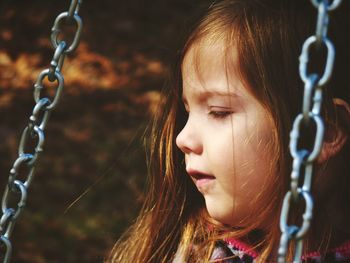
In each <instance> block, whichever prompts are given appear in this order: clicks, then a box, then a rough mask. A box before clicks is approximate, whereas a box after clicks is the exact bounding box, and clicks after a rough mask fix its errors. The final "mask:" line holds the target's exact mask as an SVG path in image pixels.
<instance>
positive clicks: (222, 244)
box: [211, 238, 350, 263]
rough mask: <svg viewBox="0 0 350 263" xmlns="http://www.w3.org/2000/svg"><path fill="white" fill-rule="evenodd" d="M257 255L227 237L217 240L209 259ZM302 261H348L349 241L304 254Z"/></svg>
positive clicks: (230, 262) (237, 261) (225, 262)
mask: <svg viewBox="0 0 350 263" xmlns="http://www.w3.org/2000/svg"><path fill="white" fill-rule="evenodd" d="M258 257H259V254H258V253H257V252H256V251H255V250H254V249H253V248H251V247H249V245H247V244H245V243H243V242H241V241H239V240H236V239H230V238H227V239H225V240H222V241H218V242H217V245H216V247H215V249H214V251H213V254H212V257H211V260H213V261H214V260H215V262H221V263H254V262H256V261H257V260H256V259H258ZM220 259H221V261H220ZM302 262H304V263H321V262H322V263H324V262H342V263H345V262H350V241H348V242H346V243H344V244H343V245H341V246H339V247H337V248H334V249H331V250H329V251H328V252H326V253H323V255H321V253H319V252H315V253H310V254H306V255H304V256H303V257H302Z"/></svg>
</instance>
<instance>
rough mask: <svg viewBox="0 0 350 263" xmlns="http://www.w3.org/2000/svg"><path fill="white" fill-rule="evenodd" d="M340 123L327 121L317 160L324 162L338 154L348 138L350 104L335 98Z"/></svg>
mask: <svg viewBox="0 0 350 263" xmlns="http://www.w3.org/2000/svg"><path fill="white" fill-rule="evenodd" d="M333 103H334V105H335V110H336V116H337V120H338V125H335V124H334V123H327V127H326V132H325V136H324V142H323V145H322V150H321V153H320V155H319V156H318V159H317V162H318V163H323V162H325V161H327V160H328V159H330V158H331V157H333V156H334V155H336V154H337V153H338V152H339V151H340V150H341V149H342V148H343V146H344V144H345V143H346V141H347V140H348V137H349V135H348V132H349V130H350V129H349V128H350V106H349V104H348V103H347V102H346V101H344V100H342V99H339V98H335V99H333Z"/></svg>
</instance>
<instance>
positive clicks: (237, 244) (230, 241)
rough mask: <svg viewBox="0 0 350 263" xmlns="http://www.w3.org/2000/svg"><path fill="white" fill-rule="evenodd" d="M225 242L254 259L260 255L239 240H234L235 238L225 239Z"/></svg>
mask: <svg viewBox="0 0 350 263" xmlns="http://www.w3.org/2000/svg"><path fill="white" fill-rule="evenodd" d="M224 241H225V242H226V243H227V244H229V245H230V246H232V247H235V248H237V249H238V250H240V251H242V252H244V253H245V254H247V255H249V256H251V257H253V258H257V257H258V255H259V254H258V253H257V252H256V251H255V250H254V249H252V248H251V247H250V246H249V245H247V244H245V243H243V242H241V241H239V240H237V239H233V238H225V239H224Z"/></svg>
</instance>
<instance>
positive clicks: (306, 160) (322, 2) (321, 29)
mask: <svg viewBox="0 0 350 263" xmlns="http://www.w3.org/2000/svg"><path fill="white" fill-rule="evenodd" d="M310 1H311V3H312V4H313V5H314V6H315V7H316V8H317V10H318V17H317V26H316V32H315V35H313V36H310V37H309V38H307V39H306V40H305V42H304V44H303V47H302V51H301V55H300V57H299V61H300V64H299V74H300V77H301V79H302V80H303V82H304V98H303V107H302V112H301V113H300V114H299V115H297V117H296V118H295V120H294V123H293V128H292V131H291V133H290V144H289V148H290V153H291V155H292V157H293V170H292V173H291V188H290V190H289V191H288V192H287V193H286V195H285V197H284V200H283V204H282V210H281V217H280V229H281V232H282V234H281V239H280V245H279V249H278V263H285V262H286V257H287V253H288V247H289V244H290V242H291V241H294V243H293V245H294V255H292V256H293V263H299V262H301V256H302V249H303V238H304V236H305V235H306V233H307V231H308V230H309V228H310V224H311V219H312V211H313V199H312V195H311V193H310V192H311V182H312V173H313V164H314V162H315V160H316V158H317V157H318V155H319V153H320V151H321V148H322V144H323V137H324V130H325V126H324V123H323V120H322V117H321V116H320V114H321V106H322V91H323V87H324V85H325V84H326V83H327V82H328V81H329V79H330V77H331V75H332V71H333V65H334V57H335V49H334V46H333V43H332V42H331V41H330V40H329V39H328V38H327V30H328V20H329V15H328V12H329V11H332V10H334V9H336V8H337V7H338V6H339V5H340V3H341V0H334V1H333V2H332V3H331V4H329V3H328V0H310ZM312 45H317V46H320V45H325V46H326V48H327V58H326V64H325V68H324V72H323V73H321V74H318V73H308V72H307V66H308V61H309V56H310V47H311V46H312ZM310 122H313V123H314V124H315V125H314V126H313V127H316V131H315V140H314V144H313V149H311V150H310V149H304V148H298V146H299V142H300V141H301V127H302V126H303V127H304V128H307V129H310V131H311V127H312V126H311V125H310V124H311V123H310ZM300 178H303V180H304V181H303V182H300ZM301 185H302V186H301ZM302 201H304V203H305V204H304V206H305V210H304V213H303V216H302V224H301V226H297V225H289V224H288V219H289V214H290V212H291V207H292V206H294V207H298V206H299V207H300V204H301V203H302Z"/></svg>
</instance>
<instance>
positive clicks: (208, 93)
mask: <svg viewBox="0 0 350 263" xmlns="http://www.w3.org/2000/svg"><path fill="white" fill-rule="evenodd" d="M214 96H219V97H231V98H239V97H241V96H240V95H238V94H237V93H235V92H232V91H224V92H223V91H219V90H213V91H209V90H206V91H201V92H199V93H198V94H196V97H197V98H198V100H199V101H204V100H207V99H208V98H211V97H214ZM182 101H183V103H184V104H187V98H186V96H185V94H184V93H182Z"/></svg>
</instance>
